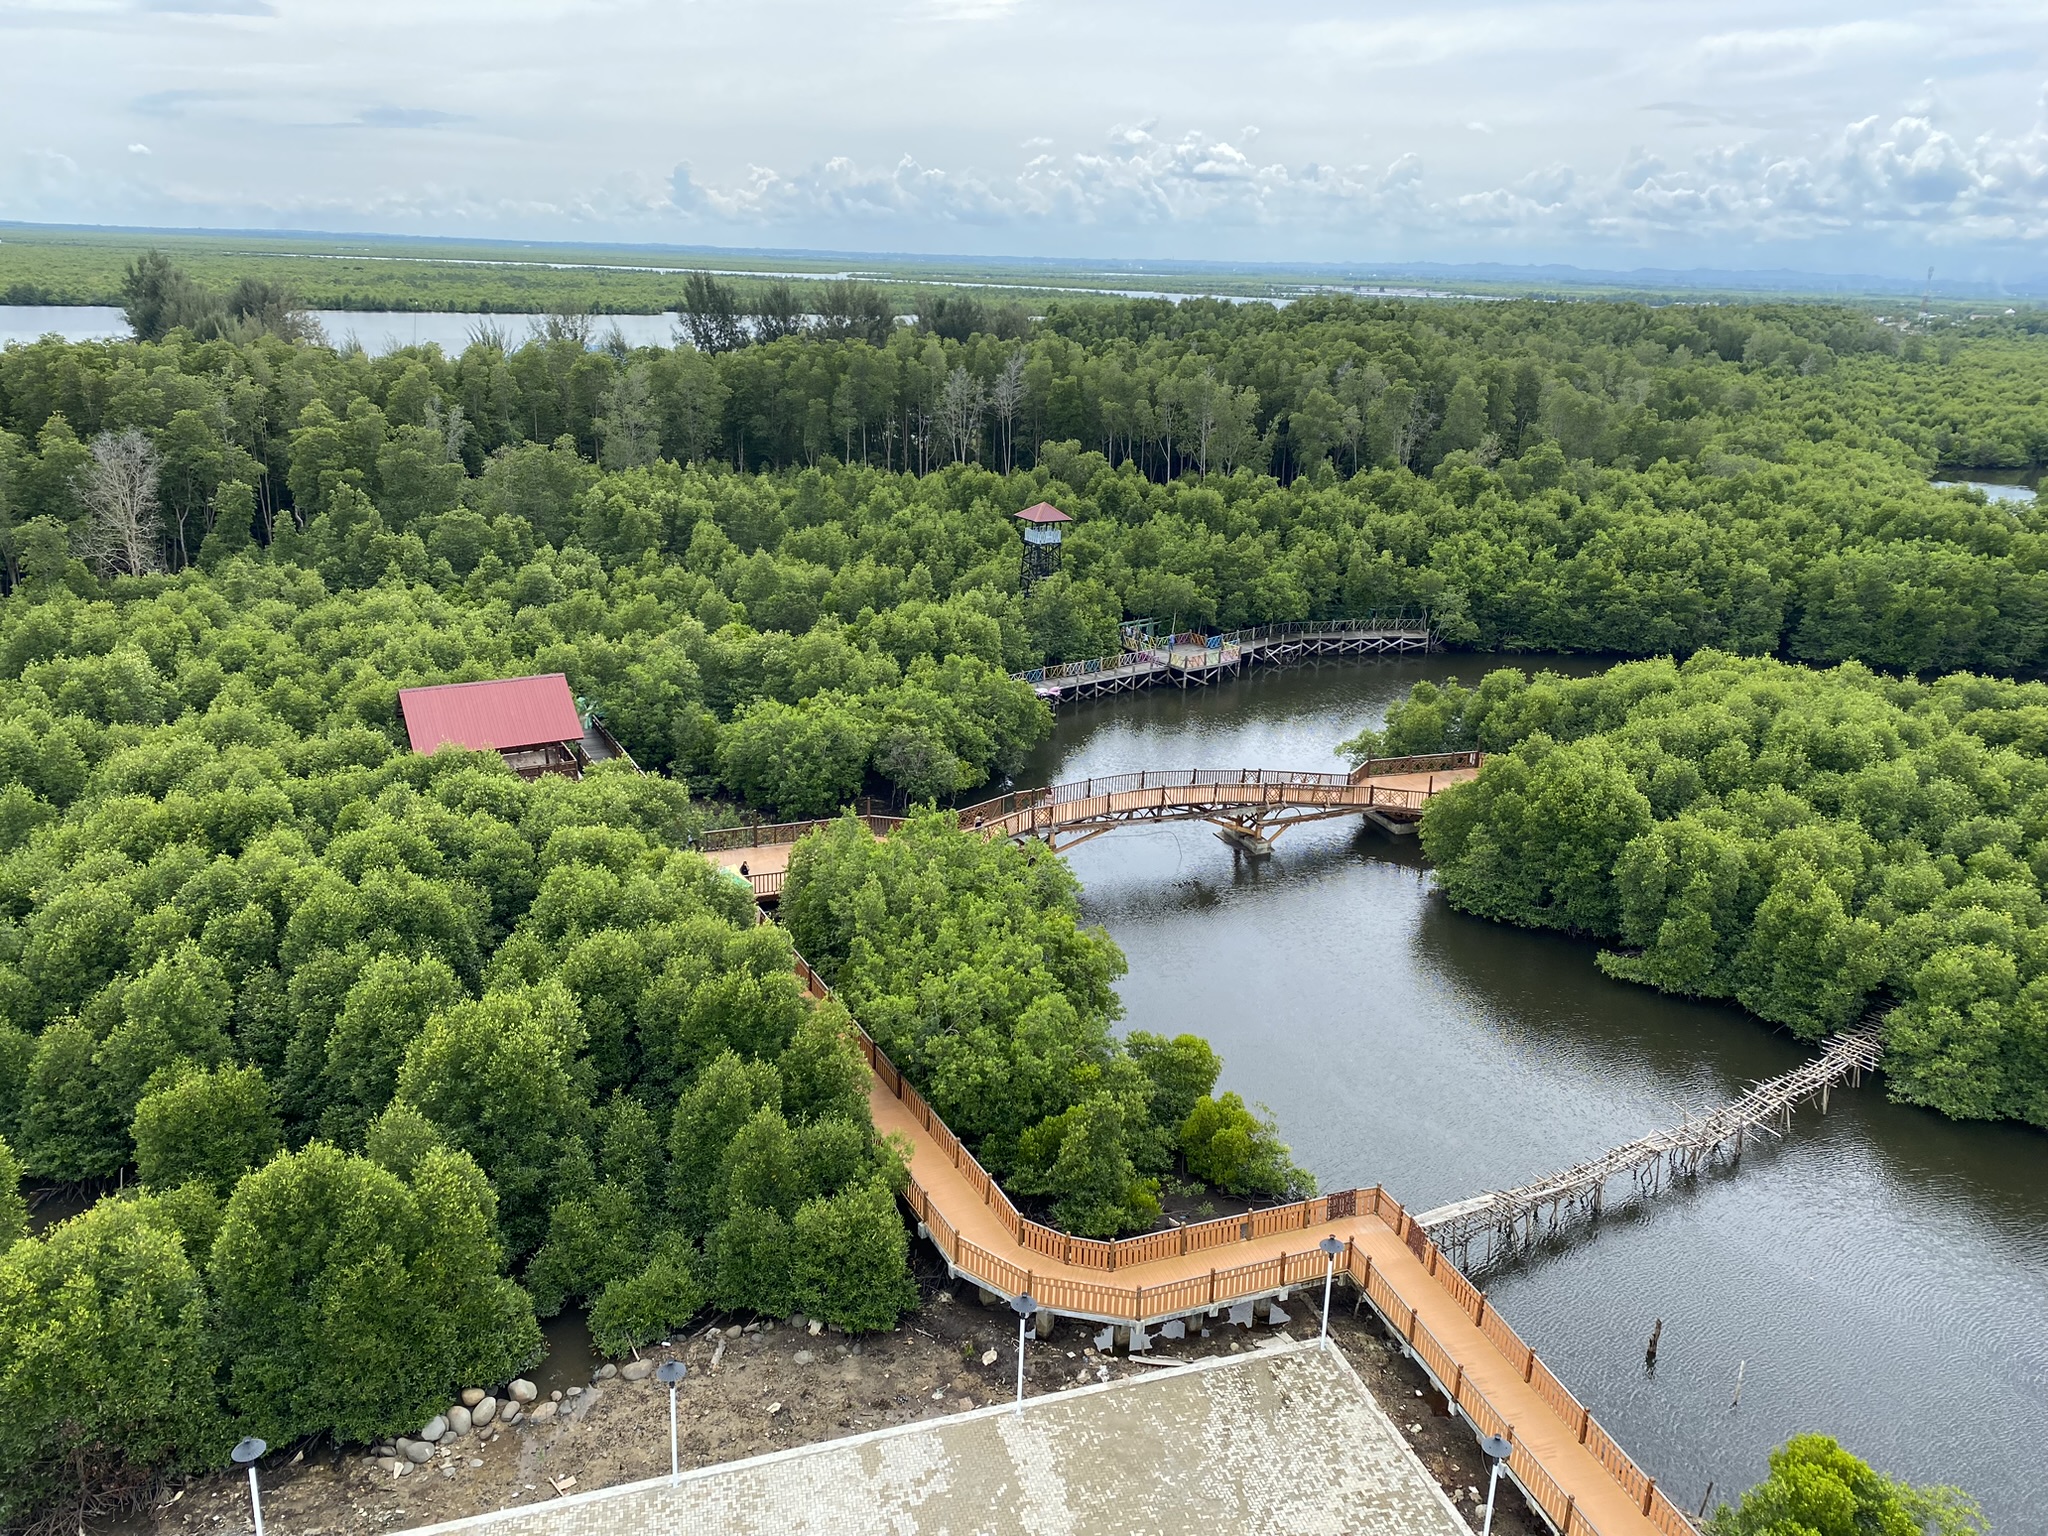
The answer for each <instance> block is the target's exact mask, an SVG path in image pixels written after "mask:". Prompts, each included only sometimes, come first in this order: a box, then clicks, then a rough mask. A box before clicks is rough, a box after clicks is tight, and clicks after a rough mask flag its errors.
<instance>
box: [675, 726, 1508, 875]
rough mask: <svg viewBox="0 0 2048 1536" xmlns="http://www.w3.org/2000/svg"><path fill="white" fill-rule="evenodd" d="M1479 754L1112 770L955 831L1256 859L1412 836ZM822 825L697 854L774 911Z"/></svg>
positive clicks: (879, 826) (873, 821)
mask: <svg viewBox="0 0 2048 1536" xmlns="http://www.w3.org/2000/svg"><path fill="white" fill-rule="evenodd" d="M1481 757H1482V754H1480V753H1478V752H1438V753H1432V754H1429V755H1427V756H1421V757H1383V758H1374V759H1372V760H1370V761H1367V762H1364V763H1361V764H1359V765H1358V767H1356V768H1354V769H1353V770H1352V771H1351V772H1349V773H1306V772H1297V771H1295V770H1292V769H1275V768H1178V769H1170V770H1166V771H1148V772H1145V773H1118V774H1110V775H1107V776H1105V777H1102V778H1093V779H1079V780H1076V781H1074V782H1073V783H1070V784H1054V785H1051V786H1049V787H1047V788H1044V789H1026V790H1018V791H1016V792H1015V793H1012V794H1007V795H998V796H996V797H995V798H994V799H992V800H984V801H982V802H981V803H980V804H979V805H970V806H968V807H966V808H965V809H964V810H962V811H961V812H960V813H959V815H960V825H961V826H962V827H965V828H968V829H970V830H973V831H977V832H980V833H981V834H982V835H983V836H984V837H1006V838H1026V837H1037V838H1043V839H1044V840H1045V841H1046V842H1047V843H1048V844H1049V845H1051V846H1052V847H1054V848H1071V847H1074V846H1075V845H1076V844H1079V843H1085V842H1087V841H1089V840H1090V839H1091V838H1096V837H1100V836H1101V835H1102V834H1103V833H1105V832H1112V831H1114V830H1116V828H1118V827H1126V826H1136V825H1143V824H1145V823H1148V822H1165V821H1206V822H1209V823H1210V824H1211V825H1213V826H1214V827H1215V828H1216V829H1217V831H1218V832H1219V833H1220V834H1221V835H1222V836H1223V837H1224V838H1225V839H1226V840H1227V841H1228V842H1230V843H1231V844H1232V845H1233V846H1234V847H1237V848H1239V849H1242V850H1243V851H1245V852H1247V853H1251V854H1255V855H1256V854H1264V853H1268V852H1270V851H1271V850H1272V846H1273V840H1274V839H1275V838H1277V837H1279V836H1280V834H1281V833H1283V832H1285V831H1286V830H1287V829H1288V828H1289V827H1291V826H1293V825H1295V824H1296V823H1297V822H1303V821H1323V820H1327V819H1328V818H1330V817H1333V816H1362V817H1364V818H1366V819H1367V820H1370V821H1373V822H1375V823H1377V824H1378V825H1379V826H1381V827H1382V828H1384V829H1386V830H1388V831H1405V830H1409V829H1411V828H1412V827H1413V825H1414V823H1415V822H1416V821H1418V820H1420V819H1421V816H1422V811H1423V808H1424V807H1425V806H1427V805H1428V804H1429V802H1430V799H1431V797H1432V796H1435V795H1438V794H1440V793H1442V792H1443V791H1444V790H1446V789H1448V788H1450V787H1451V786H1452V785H1453V784H1462V783H1464V782H1465V781H1466V780H1468V779H1472V778H1476V777H1478V774H1479V765H1480V761H1481ZM863 819H864V820H865V821H866V822H867V824H868V826H869V828H870V829H871V830H872V831H873V832H874V833H875V835H876V836H877V837H881V836H886V835H887V834H888V832H889V831H890V830H891V829H892V828H894V827H897V826H900V825H902V818H901V817H896V816H879V815H875V814H873V813H872V812H870V813H869V814H867V815H866V816H865V817H864V818H863ZM830 825H832V823H831V822H830V821H829V820H827V821H786V822H776V823H772V824H770V825H767V826H754V827H726V828H722V829H721V830H719V831H716V832H710V833H707V834H705V836H704V838H703V840H702V842H701V844H700V846H701V848H702V850H703V851H704V853H705V854H706V855H707V856H708V857H709V858H710V859H711V860H712V861H713V862H714V863H716V864H720V865H722V866H724V867H725V868H727V869H730V870H732V871H734V872H735V873H738V872H740V870H741V867H742V866H745V874H746V878H747V881H748V883H749V884H751V885H752V886H753V888H754V896H755V898H756V899H757V900H759V901H761V902H764V903H772V902H775V901H777V900H779V899H780V898H781V895H782V881H783V877H784V875H785V873H786V872H787V871H788V868H789V854H790V850H791V848H793V847H794V846H795V844H796V843H797V841H798V840H799V839H800V838H802V837H803V836H804V834H805V833H807V832H811V831H813V830H815V829H817V828H819V827H826V826H830Z"/></svg>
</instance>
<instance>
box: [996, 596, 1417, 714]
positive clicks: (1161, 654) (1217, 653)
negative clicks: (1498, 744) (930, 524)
mask: <svg viewBox="0 0 2048 1536" xmlns="http://www.w3.org/2000/svg"><path fill="white" fill-rule="evenodd" d="M1435 643H1436V642H1435V638H1434V636H1433V635H1432V633H1431V631H1430V628H1429V623H1428V620H1427V618H1426V616H1425V617H1423V618H1421V619H1411V618H1409V617H1408V616H1406V615H1395V616H1393V617H1391V618H1385V617H1381V616H1377V615H1376V616H1374V617H1371V618H1364V619H1318V620H1310V621H1307V622H1305V623H1292V624H1259V625H1254V626H1253V627H1251V628H1249V629H1238V630H1232V631H1230V632H1229V633H1227V634H1221V635H1210V634H1204V633H1202V632H1199V631H1190V632H1186V633H1182V634H1176V635H1169V636H1167V637H1166V638H1165V639H1163V640H1158V641H1155V642H1153V643H1150V644H1147V645H1140V646H1134V647H1129V648H1127V649H1125V650H1123V651H1120V652H1118V653H1117V654H1116V655H1114V656H1098V657H1095V658H1093V659H1091V660H1088V661H1065V662H1059V663H1056V664H1055V665H1053V666H1049V667H1031V668H1028V669H1027V670H1025V671H1022V672H1013V673H1011V674H1010V675H1011V676H1012V677H1013V678H1015V679H1016V680H1017V681H1018V682H1020V683H1029V684H1030V685H1031V686H1032V688H1033V690H1034V691H1036V692H1037V694H1038V696H1039V697H1040V698H1042V699H1044V700H1045V701H1046V702H1047V703H1049V704H1055V705H1057V704H1062V703H1065V702H1067V701H1068V700H1072V699H1092V698H1096V697H1098V696H1100V695H1102V694H1106V693H1125V692H1128V691H1130V690H1132V689H1135V688H1151V687H1154V686H1157V685H1159V684H1170V685H1172V686H1174V687H1177V688H1194V687H1202V686H1205V685H1207V684H1209V683H1212V682H1215V681H1217V680H1218V679H1220V678H1225V677H1235V676H1236V675H1237V674H1238V673H1239V672H1240V671H1241V670H1242V669H1243V668H1245V667H1248V666H1260V665H1264V666H1278V665H1285V664H1287V663H1290V662H1295V661H1303V660H1308V659H1310V658H1313V657H1319V656H1384V655H1391V654H1397V653H1402V652H1418V651H1427V650H1429V649H1431V648H1432V647H1433V646H1434V645H1435Z"/></svg>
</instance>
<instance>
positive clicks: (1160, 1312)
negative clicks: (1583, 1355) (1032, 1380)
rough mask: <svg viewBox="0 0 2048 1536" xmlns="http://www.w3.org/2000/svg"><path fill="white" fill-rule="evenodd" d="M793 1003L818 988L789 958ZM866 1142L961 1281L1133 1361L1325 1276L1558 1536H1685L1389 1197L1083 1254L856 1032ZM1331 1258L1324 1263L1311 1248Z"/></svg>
mask: <svg viewBox="0 0 2048 1536" xmlns="http://www.w3.org/2000/svg"><path fill="white" fill-rule="evenodd" d="M797 971H798V975H799V977H800V979H801V980H802V982H803V984H804V987H805V990H806V991H807V992H808V993H809V994H810V995H811V996H812V997H814V998H817V999H820V1000H824V999H829V998H830V997H831V995H832V993H831V989H830V988H829V987H828V986H827V985H826V984H825V981H824V979H823V978H822V977H820V976H819V975H818V974H817V973H816V972H815V971H813V970H812V969H811V967H810V966H809V965H807V964H805V963H804V961H803V960H802V959H801V958H800V957H799V959H798V960H797ZM854 1029H855V1031H856V1039H857V1040H858V1042H859V1045H860V1049H861V1053H862V1055H863V1056H864V1057H865V1058H866V1059H867V1062H868V1065H869V1068H870V1072H871V1076H870V1087H869V1105H870V1108H871V1109H872V1111H873V1114H874V1120H875V1127H876V1129H877V1130H878V1131H880V1132H881V1133H882V1134H883V1135H885V1136H888V1137H891V1138H895V1139H897V1140H898V1143H899V1145H902V1146H904V1147H906V1148H908V1151H909V1157H908V1159H907V1162H908V1171H909V1180H908V1183H907V1184H906V1186H905V1189H904V1192H903V1198H904V1201H905V1203H906V1204H907V1205H908V1206H909V1207H910V1210H911V1212H912V1214H913V1215H914V1216H915V1217H916V1218H917V1222H918V1233H919V1236H920V1237H922V1238H925V1239H927V1240H928V1241H930V1242H931V1243H932V1244H933V1245H934V1246H935V1247H936V1248H937V1249H938V1250H939V1252H940V1253H941V1254H942V1255H943V1256H944V1258H945V1260H946V1264H947V1267H948V1269H949V1271H950V1272H951V1273H953V1274H954V1275H956V1276H959V1277H962V1278H965V1279H968V1280H970V1281H972V1282H973V1283H974V1284H976V1285H978V1286H980V1287H982V1288H983V1289H985V1290H987V1291H990V1292H993V1293H995V1294H996V1295H999V1296H1001V1297H1003V1298H1006V1299H1010V1300H1015V1299H1016V1298H1019V1297H1023V1296H1029V1297H1030V1298H1031V1299H1032V1300H1033V1301H1034V1302H1035V1303H1036V1304H1037V1308H1038V1315H1039V1318H1040V1321H1041V1323H1042V1324H1049V1323H1050V1321H1051V1319H1052V1318H1053V1317H1059V1316H1064V1317H1070V1318H1079V1319H1085V1320H1087V1321H1090V1322H1094V1323H1107V1324H1110V1325H1112V1326H1114V1327H1121V1328H1124V1329H1126V1330H1127V1331H1128V1336H1129V1340H1130V1345H1131V1347H1132V1348H1133V1349H1139V1350H1143V1349H1145V1348H1148V1347H1149V1346H1150V1343H1151V1341H1152V1339H1153V1338H1154V1337H1157V1336H1160V1335H1164V1336H1168V1337H1178V1336H1182V1335H1184V1334H1185V1333H1186V1332H1187V1331H1188V1330H1189V1328H1190V1327H1191V1326H1192V1327H1196V1328H1199V1327H1201V1326H1203V1325H1204V1324H1205V1323H1206V1321H1207V1320H1210V1319H1221V1320H1223V1321H1225V1322H1239V1323H1245V1324H1249V1323H1250V1322H1251V1321H1252V1318H1253V1310H1252V1309H1253V1305H1254V1304H1255V1303H1257V1302H1261V1301H1265V1302H1274V1301H1285V1300H1286V1299H1288V1297H1289V1296H1290V1295H1291V1294H1292V1293H1293V1292H1294V1291H1296V1290H1304V1291H1307V1292H1308V1293H1310V1296H1311V1297H1312V1296H1313V1294H1314V1291H1315V1288H1316V1287H1317V1286H1318V1285H1320V1284H1321V1283H1322V1281H1323V1279H1324V1277H1325V1275H1326V1274H1331V1273H1334V1274H1340V1275H1343V1276H1345V1277H1346V1278H1348V1279H1349V1280H1350V1281H1351V1282H1352V1284H1353V1285H1354V1286H1356V1288H1357V1290H1358V1292H1359V1295H1360V1296H1361V1298H1362V1299H1363V1300H1364V1301H1365V1302H1367V1303H1368V1304H1369V1305H1370V1306H1371V1307H1372V1309H1373V1311H1374V1313H1375V1314H1376V1315H1377V1316H1378V1317H1379V1319H1380V1320H1381V1321H1382V1323H1383V1324H1384V1325H1385V1326H1386V1328H1387V1329H1388V1331H1389V1332H1390V1333H1391V1334H1392V1335H1394V1336H1395V1337H1397V1338H1398V1339H1399V1340H1400V1342H1401V1345H1402V1347H1403V1348H1404V1349H1405V1350H1406V1351H1407V1353H1408V1354H1409V1355H1410V1356H1411V1357H1412V1358H1413V1359H1414V1360H1416V1361H1417V1362H1418V1363H1419V1364H1420V1365H1421V1367H1422V1368H1423V1370H1424V1371H1425V1372H1426V1373H1427V1374H1428V1376H1429V1377H1430V1379H1431V1381H1432V1382H1433V1383H1434V1384H1435V1385H1436V1387H1437V1389H1438V1390H1439V1391H1440V1392H1442V1394H1443V1395H1444V1397H1445V1398H1446V1400H1447V1401H1448V1402H1450V1403H1451V1404H1452V1405H1454V1409H1455V1411H1456V1412H1458V1413H1460V1414H1462V1415H1463V1416H1464V1417H1465V1418H1466V1420H1467V1421H1468V1422H1469V1423H1470V1424H1471V1426H1472V1428H1473V1430H1474V1432H1475V1433H1476V1434H1480V1435H1498V1436H1500V1437H1502V1438H1503V1439H1505V1440H1507V1441H1508V1442H1509V1444H1510V1446H1511V1447H1512V1449H1511V1453H1510V1455H1509V1457H1508V1460H1507V1471H1508V1474H1509V1476H1510V1477H1511V1478H1512V1479H1513V1480H1514V1482H1515V1483H1516V1484H1517V1485H1518V1486H1519V1487H1520V1488H1521V1489H1522V1491H1523V1493H1524V1494H1525V1495H1526V1496H1527V1497H1528V1499H1529V1502H1530V1504H1531V1506H1532V1507H1534V1508H1535V1509H1537V1510H1538V1511H1540V1512H1541V1514H1542V1516H1543V1518H1544V1519H1545V1520H1546V1521H1547V1522H1548V1523H1549V1524H1550V1526H1551V1527H1552V1529H1553V1530H1555V1531H1557V1532H1559V1533H1561V1536H1649V1533H1657V1536H1696V1532H1695V1529H1694V1527H1693V1525H1692V1524H1691V1522H1690V1521H1689V1520H1688V1519H1687V1518H1686V1516H1685V1513H1684V1511H1682V1510H1681V1509H1680V1508H1679V1507H1678V1506H1677V1505H1676V1504H1675V1503H1674V1502H1673V1501H1672V1500H1671V1499H1670V1498H1669V1497H1668V1496H1667V1495H1666V1494H1665V1493H1664V1491H1663V1490H1662V1489H1660V1488H1659V1487H1658V1486H1657V1484H1656V1480H1655V1479H1654V1478H1652V1477H1650V1476H1649V1475H1647V1474H1646V1473H1645V1472H1644V1471H1643V1470H1642V1469H1641V1468H1640V1467H1638V1466H1637V1465H1636V1464H1635V1462H1634V1461H1633V1460H1632V1459H1631V1458H1630V1457H1629V1455H1628V1453H1627V1452H1626V1451H1624V1450H1623V1449H1622V1448H1621V1446H1620V1445H1619V1444H1617V1443H1616V1442H1615V1440H1614V1438H1613V1437H1612V1436H1611V1435H1610V1434H1608V1432H1607V1431H1606V1429H1605V1428H1603V1427H1602V1426H1601V1425H1600V1423H1599V1421H1598V1420H1596V1419H1595V1418H1594V1417H1593V1415H1592V1413H1591V1411H1590V1410H1588V1409H1587V1408H1586V1406H1585V1405H1584V1404H1582V1403H1581V1402H1579V1400H1578V1399H1577V1398H1576V1397H1574V1396H1573V1395H1572V1393H1571V1391H1570V1390H1569V1389H1568V1388H1567V1387H1566V1386H1565V1385H1564V1383H1563V1382H1561V1381H1559V1380H1558V1379H1557V1377H1556V1376H1555V1375H1554V1374H1552V1372H1551V1371H1550V1368H1549V1367H1548V1366H1546V1365H1545V1364H1544V1363H1543V1361H1542V1360H1541V1359H1539V1358H1538V1357H1537V1354H1536V1351H1535V1350H1534V1349H1532V1348H1530V1347H1529V1346H1528V1345H1527V1344H1525V1343H1524V1342H1523V1341H1522V1339H1521V1338H1520V1337H1519V1336H1518V1335H1517V1334H1516V1333H1515V1331H1514V1329H1513V1328H1511V1327H1509V1326H1508V1324H1507V1322H1506V1321H1505V1320H1504V1319H1503V1318H1502V1317H1501V1316H1500V1314H1499V1313H1498V1312H1497V1311H1496V1310H1494V1309H1493V1308H1492V1307H1491V1306H1490V1305H1489V1304H1488V1301H1487V1298H1486V1296H1485V1293H1484V1292H1482V1291H1480V1290H1478V1289H1476V1288H1475V1287H1474V1286H1473V1285H1472V1284H1471V1282H1470V1281H1468V1280H1467V1279H1466V1278H1465V1277H1464V1275H1463V1274H1461V1273H1460V1272H1459V1270H1458V1268H1457V1266H1456V1265H1455V1264H1454V1263H1453V1262H1452V1261H1451V1259H1450V1257H1449V1255H1448V1254H1446V1253H1445V1252H1444V1251H1443V1249H1442V1248H1441V1247H1440V1246H1439V1245H1438V1244H1437V1243H1435V1242H1433V1241H1432V1240H1431V1239H1430V1236H1429V1234H1428V1233H1427V1232H1426V1231H1425V1230H1424V1228H1423V1226H1422V1224H1421V1223H1420V1222H1419V1221H1418V1220H1417V1219H1416V1218H1415V1217H1413V1216H1410V1215H1409V1214H1408V1213H1407V1211H1406V1210H1404V1209H1403V1208H1402V1206H1401V1204H1400V1202H1399V1201H1398V1200H1395V1199H1394V1198H1393V1197H1392V1196H1391V1195H1389V1194H1388V1193H1387V1192H1386V1191H1385V1190H1384V1189H1381V1188H1379V1187H1377V1186H1375V1187H1373V1188H1371V1189H1351V1190H1343V1191H1340V1192H1338V1193H1336V1194H1330V1195H1322V1196H1318V1197H1317V1198H1316V1199H1313V1200H1303V1201H1296V1202H1294V1203H1293V1204H1290V1205H1281V1206H1274V1207H1272V1208H1270V1209H1267V1210H1260V1211H1253V1212H1250V1213H1248V1214H1247V1215H1244V1216H1229V1217H1223V1218H1221V1219H1219V1220H1215V1221H1206V1222H1200V1223H1196V1224H1194V1225H1190V1226H1179V1227H1174V1228H1171V1229H1169V1230H1167V1231H1163V1232H1152V1233H1147V1234H1145V1235H1144V1236H1142V1237H1134V1238H1120V1239H1117V1240H1116V1241H1113V1242H1109V1241H1102V1240H1098V1239H1093V1238H1079V1237H1073V1236H1070V1235H1069V1234H1067V1233H1063V1232H1059V1231H1056V1230H1055V1229H1053V1228H1051V1227H1047V1226H1044V1225H1042V1224H1041V1223H1038V1222H1035V1221H1032V1220H1030V1219H1029V1218H1027V1217H1025V1216H1023V1215H1022V1214H1021V1213H1020V1212H1019V1211H1018V1209H1017V1207H1016V1205H1015V1204H1014V1203H1013V1202H1012V1201H1011V1199H1010V1198H1009V1196H1008V1195H1007V1194H1005V1193H1004V1192H1003V1189H1002V1187H1001V1186H1000V1185H999V1184H997V1183H996V1181H995V1180H994V1179H992V1178H990V1177H989V1175H988V1172H987V1170H985V1169H984V1168H983V1167H982V1166H981V1164H980V1163H979V1162H977V1161H976V1159H975V1157H974V1155H973V1154H972V1153H971V1152H969V1151H968V1150H967V1148H966V1147H965V1146H963V1145H962V1144H961V1142H960V1138H959V1137H957V1136H956V1135H954V1134H953V1132H952V1131H951V1130H950V1129H949V1128H948V1127H947V1125H946V1123H945V1122H944V1120H942V1119H941V1118H940V1117H939V1116H938V1115H937V1114H935V1113H934V1112H933V1111H932V1108H931V1105H930V1104H929V1103H927V1102H926V1101H925V1099H924V1098H923V1096H922V1095H921V1094H919V1093H918V1091H917V1090H916V1089H915V1088H914V1087H912V1086H911V1085H910V1084H909V1083H908V1082H906V1081H905V1080H904V1077H903V1074H902V1073H901V1072H899V1071H898V1070H897V1069H896V1067H895V1065H894V1064H893V1063H892V1062H891V1061H890V1060H889V1058H888V1056H887V1055H886V1054H884V1052H883V1051H882V1049H881V1048H880V1047H879V1046H878V1045H876V1043H875V1042H874V1040H873V1039H872V1038H871V1037H869V1035H868V1034H867V1032H866V1031H865V1030H862V1029H860V1027H859V1025H858V1024H857V1023H856V1024H855V1025H854ZM1332 1237H1334V1238H1336V1239H1337V1241H1338V1243H1339V1244H1341V1247H1340V1248H1339V1249H1338V1251H1337V1253H1336V1255H1335V1256H1334V1257H1331V1256H1326V1255H1325V1254H1324V1252H1323V1251H1322V1250H1321V1248H1320V1246H1319V1245H1320V1244H1321V1243H1322V1242H1323V1241H1324V1240H1325V1239H1327V1238H1332Z"/></svg>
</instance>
